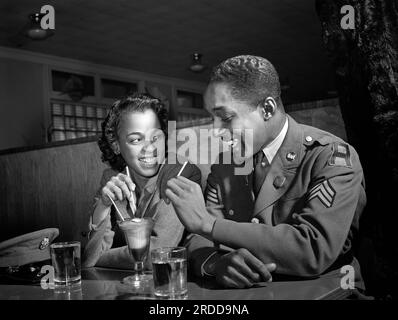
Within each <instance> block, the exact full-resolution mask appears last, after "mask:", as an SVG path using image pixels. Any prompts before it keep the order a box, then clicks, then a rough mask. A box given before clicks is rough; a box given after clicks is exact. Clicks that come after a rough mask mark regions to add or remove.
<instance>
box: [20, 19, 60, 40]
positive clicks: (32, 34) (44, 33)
mask: <svg viewBox="0 0 398 320" xmlns="http://www.w3.org/2000/svg"><path fill="white" fill-rule="evenodd" d="M44 15H45V14H44V13H33V14H30V15H29V19H30V25H29V27H28V29H27V30H26V36H27V37H28V38H30V39H32V40H44V39H47V38H48V37H51V36H52V35H53V34H54V31H53V30H50V29H47V30H44V29H42V27H41V26H40V21H41V19H42V18H43V17H44Z"/></svg>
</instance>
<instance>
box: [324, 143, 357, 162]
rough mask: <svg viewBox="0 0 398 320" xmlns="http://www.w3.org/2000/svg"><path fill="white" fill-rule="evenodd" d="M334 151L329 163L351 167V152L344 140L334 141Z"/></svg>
mask: <svg viewBox="0 0 398 320" xmlns="http://www.w3.org/2000/svg"><path fill="white" fill-rule="evenodd" d="M332 148H333V152H332V155H331V156H330V158H329V162H328V163H329V165H331V166H338V167H349V168H351V166H352V164H351V153H350V149H349V147H348V145H347V144H346V143H343V142H334V143H333V146H332Z"/></svg>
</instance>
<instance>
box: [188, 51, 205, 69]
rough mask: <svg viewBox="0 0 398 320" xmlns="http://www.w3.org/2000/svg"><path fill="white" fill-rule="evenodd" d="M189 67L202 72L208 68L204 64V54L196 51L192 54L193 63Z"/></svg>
mask: <svg viewBox="0 0 398 320" xmlns="http://www.w3.org/2000/svg"><path fill="white" fill-rule="evenodd" d="M189 69H190V70H191V71H192V72H196V73H199V72H202V71H203V70H205V69H206V66H205V65H204V64H202V54H200V53H197V52H195V53H194V54H192V63H191V65H190V66H189Z"/></svg>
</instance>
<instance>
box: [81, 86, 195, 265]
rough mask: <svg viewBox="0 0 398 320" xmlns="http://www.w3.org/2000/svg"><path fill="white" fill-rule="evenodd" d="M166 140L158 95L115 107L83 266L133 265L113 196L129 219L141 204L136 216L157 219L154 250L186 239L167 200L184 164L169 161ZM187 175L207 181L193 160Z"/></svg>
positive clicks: (105, 130)
mask: <svg viewBox="0 0 398 320" xmlns="http://www.w3.org/2000/svg"><path fill="white" fill-rule="evenodd" d="M166 140H167V111H166V109H165V108H164V106H163V105H162V104H161V102H160V101H159V100H158V99H155V98H153V97H151V96H149V95H146V94H133V95H129V96H127V97H124V98H123V99H120V100H117V101H116V102H115V103H114V104H113V105H112V108H111V109H110V111H109V114H108V116H107V117H106V119H105V121H104V122H103V124H102V136H101V138H100V139H99V141H98V144H99V147H100V150H101V152H102V160H103V161H104V162H106V163H108V164H109V165H110V167H111V168H110V169H106V170H105V171H104V172H103V175H102V179H101V183H100V188H99V190H98V192H97V194H96V196H95V204H94V210H93V213H92V215H91V217H90V225H89V228H90V232H89V241H88V243H87V245H86V247H85V251H84V254H83V267H92V266H103V267H115V268H132V266H133V260H132V259H133V258H132V257H131V256H130V255H129V251H128V249H127V246H126V242H125V240H124V236H123V234H122V231H121V230H120V229H119V227H118V225H117V219H118V214H117V213H116V211H115V208H114V206H113V205H112V201H111V200H110V198H112V200H114V202H115V203H116V205H117V207H118V209H119V211H120V212H121V213H122V215H123V216H124V217H125V218H128V217H131V216H132V212H131V209H130V208H131V206H133V207H134V205H135V207H136V213H135V215H136V216H138V217H152V218H153V219H154V229H153V232H152V236H151V249H154V248H157V247H170V246H177V245H179V244H180V243H181V242H182V240H183V234H184V227H183V225H182V224H181V223H180V221H179V219H178V217H177V215H176V213H175V211H174V208H173V206H172V205H171V204H166V203H165V201H163V200H161V199H165V197H164V196H163V193H164V191H165V190H164V189H165V187H164V186H165V185H166V182H167V180H168V179H170V178H171V177H175V176H176V175H177V173H178V172H179V170H180V169H181V167H182V166H181V164H174V165H173V164H164V163H165V158H166V147H167V146H166ZM127 167H128V169H129V172H130V177H129V176H128V174H127ZM182 175H183V176H185V177H187V178H189V179H191V180H192V181H195V182H197V183H199V184H200V182H201V173H200V170H199V169H198V168H197V167H196V166H195V165H193V164H190V163H188V164H187V165H186V166H185V168H184V170H183V173H182Z"/></svg>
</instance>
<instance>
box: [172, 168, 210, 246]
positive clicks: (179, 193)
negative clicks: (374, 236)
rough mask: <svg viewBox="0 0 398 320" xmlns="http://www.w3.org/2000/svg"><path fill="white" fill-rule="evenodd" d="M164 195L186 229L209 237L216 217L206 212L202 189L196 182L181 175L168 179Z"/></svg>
mask: <svg viewBox="0 0 398 320" xmlns="http://www.w3.org/2000/svg"><path fill="white" fill-rule="evenodd" d="M166 196H167V198H168V199H169V200H170V201H171V202H172V203H173V206H174V209H175V211H176V213H177V215H178V218H179V219H180V221H181V223H182V224H183V225H184V226H185V228H186V229H187V230H188V231H190V232H192V233H196V234H200V235H202V236H204V237H206V238H208V239H211V231H212V229H213V225H214V222H215V220H216V219H215V218H214V217H213V216H212V215H210V214H209V213H208V212H207V210H206V205H205V201H204V199H203V194H202V189H201V188H200V186H199V185H198V184H197V183H195V182H193V181H191V180H189V179H187V178H185V177H182V176H179V177H177V178H173V179H170V180H169V181H168V182H167V189H166Z"/></svg>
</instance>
